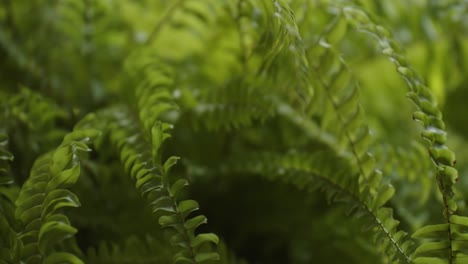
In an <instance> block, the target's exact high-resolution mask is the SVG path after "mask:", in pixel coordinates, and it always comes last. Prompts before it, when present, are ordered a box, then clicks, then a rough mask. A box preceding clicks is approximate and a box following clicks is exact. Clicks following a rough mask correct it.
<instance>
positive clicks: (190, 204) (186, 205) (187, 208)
mask: <svg viewBox="0 0 468 264" xmlns="http://www.w3.org/2000/svg"><path fill="white" fill-rule="evenodd" d="M178 207H179V211H180V212H181V213H182V217H183V218H184V219H185V218H186V217H187V215H189V214H190V213H191V212H193V211H196V210H198V209H199V207H200V206H199V205H198V203H197V201H195V200H184V201H181V202H179V204H178Z"/></svg>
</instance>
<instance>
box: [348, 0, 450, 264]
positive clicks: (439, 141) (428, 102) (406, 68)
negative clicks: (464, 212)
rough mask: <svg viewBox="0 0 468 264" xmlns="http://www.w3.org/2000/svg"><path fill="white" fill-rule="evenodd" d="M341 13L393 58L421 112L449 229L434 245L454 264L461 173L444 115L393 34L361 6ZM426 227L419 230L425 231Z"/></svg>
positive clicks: (419, 118)
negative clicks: (457, 188)
mask: <svg viewBox="0 0 468 264" xmlns="http://www.w3.org/2000/svg"><path fill="white" fill-rule="evenodd" d="M342 12H343V14H344V15H345V17H346V19H347V20H348V21H349V23H350V24H351V25H353V26H354V27H355V28H357V29H358V30H360V31H363V32H366V33H368V34H370V35H371V36H372V37H373V38H374V39H375V40H376V41H377V42H378V44H379V47H380V48H381V49H382V53H383V54H384V55H386V56H387V57H388V58H389V59H390V61H391V62H392V63H393V64H394V66H395V67H396V70H397V72H398V73H399V74H400V75H401V76H402V78H403V79H404V80H405V82H406V84H407V86H408V89H409V92H408V94H407V96H408V97H409V98H410V99H411V100H412V101H413V103H414V104H415V105H416V107H417V108H418V111H416V112H414V114H413V119H414V120H416V121H419V122H421V123H422V125H423V128H424V131H423V132H422V134H421V136H422V138H423V139H425V140H426V141H427V143H428V145H429V147H428V150H429V155H430V158H431V160H432V161H433V162H434V164H435V165H436V167H437V168H436V180H437V184H438V187H439V190H440V192H441V194H442V200H443V205H444V215H445V217H446V220H447V227H448V228H447V230H446V231H447V233H448V236H447V237H446V240H443V241H439V242H434V243H436V244H434V246H436V247H437V248H438V249H443V250H446V251H447V254H446V255H445V256H446V257H447V263H454V261H456V258H455V256H454V254H455V253H454V252H453V250H454V247H455V243H457V242H456V240H453V238H452V236H451V233H452V230H451V226H452V222H451V221H452V217H451V215H452V214H453V213H454V212H455V211H456V210H457V204H456V202H455V200H454V192H453V186H454V184H455V183H456V182H457V181H458V171H457V169H455V168H454V165H455V162H456V161H455V154H454V153H453V152H452V151H451V150H450V149H449V148H448V147H447V146H446V145H445V143H446V141H447V133H446V131H445V123H444V121H443V119H442V112H441V111H440V110H439V108H438V106H437V102H436V99H435V97H434V95H433V94H432V93H431V91H430V90H429V88H428V87H426V85H425V84H424V82H423V81H422V80H421V78H420V77H419V76H418V74H417V73H416V72H415V71H414V70H413V69H412V68H411V66H410V65H409V64H408V62H407V60H406V58H405V56H404V55H403V54H402V48H401V47H400V45H399V44H398V43H397V42H396V41H395V40H394V39H393V38H392V37H391V34H390V32H389V31H388V30H387V29H385V28H384V27H382V26H380V25H378V24H376V23H375V22H374V21H373V20H372V19H371V18H370V17H369V16H368V15H367V13H366V12H365V11H363V10H361V9H360V8H358V7H355V6H347V7H345V8H343V9H342ZM426 227H427V226H426ZM424 228H425V227H423V228H422V229H420V230H425V229H424ZM442 245H444V247H442ZM431 247H432V244H427V243H424V244H422V245H421V246H419V247H418V248H417V249H416V251H415V252H420V251H425V249H426V248H431ZM441 247H442V248H441ZM423 261H425V262H435V261H436V260H435V259H433V260H430V259H424V260H423ZM422 263H424V262H422ZM443 263H445V262H443Z"/></svg>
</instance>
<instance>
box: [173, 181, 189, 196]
mask: <svg viewBox="0 0 468 264" xmlns="http://www.w3.org/2000/svg"><path fill="white" fill-rule="evenodd" d="M188 185H189V183H188V181H187V180H186V179H179V180H177V181H176V182H175V183H174V184H173V185H172V186H171V188H170V190H169V193H170V194H171V196H172V197H175V198H176V197H177V196H178V194H179V192H180V190H182V188H184V187H185V186H188Z"/></svg>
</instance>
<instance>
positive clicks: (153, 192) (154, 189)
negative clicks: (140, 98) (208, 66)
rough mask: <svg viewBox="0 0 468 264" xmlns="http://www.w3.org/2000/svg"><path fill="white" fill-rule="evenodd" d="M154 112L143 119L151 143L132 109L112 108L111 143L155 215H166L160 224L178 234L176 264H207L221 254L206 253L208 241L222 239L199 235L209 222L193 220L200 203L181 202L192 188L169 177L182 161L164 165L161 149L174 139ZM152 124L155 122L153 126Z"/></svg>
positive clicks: (172, 160) (174, 240)
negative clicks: (165, 142) (185, 191)
mask: <svg viewBox="0 0 468 264" xmlns="http://www.w3.org/2000/svg"><path fill="white" fill-rule="evenodd" d="M153 99H154V98H153ZM161 102H162V105H159V107H163V106H164V102H163V101H161ZM154 106H155V107H157V105H154ZM152 113H155V112H154V111H148V112H145V111H142V112H141V116H142V117H144V118H146V119H144V120H150V121H148V122H143V127H148V128H150V129H151V130H150V133H151V134H150V136H151V137H150V140H151V141H150V142H151V143H149V142H148V139H147V138H148V137H146V136H147V135H148V134H146V133H145V134H143V133H141V132H140V126H139V125H138V124H139V121H138V120H135V119H134V118H132V116H131V115H130V113H129V112H128V109H125V108H117V109H111V110H110V111H109V113H108V114H107V116H108V117H110V116H112V119H114V120H113V122H112V123H111V125H110V131H109V133H110V139H111V142H112V144H113V145H114V146H115V147H116V148H117V149H118V150H119V153H120V158H121V161H122V163H123V165H124V167H125V171H126V172H127V173H128V174H129V175H130V177H131V178H132V179H133V180H134V181H135V187H136V188H137V189H138V191H139V192H140V193H141V195H142V196H143V197H144V198H145V199H146V200H147V202H148V203H149V205H150V206H151V208H152V210H153V212H154V213H156V212H158V213H161V214H162V215H161V216H159V224H160V225H161V226H162V227H164V228H169V229H172V230H173V231H174V234H173V235H172V236H171V239H170V242H171V244H172V245H174V246H175V247H176V248H177V253H176V254H175V255H174V261H175V262H176V263H178V262H188V263H203V262H206V261H209V260H213V259H217V258H219V256H218V254H217V253H214V252H211V250H208V251H206V250H207V249H206V245H207V243H208V242H212V243H215V244H217V243H218V237H217V236H216V235H215V234H213V233H201V234H195V229H196V228H197V227H199V226H200V225H201V224H204V223H206V222H207V219H206V217H205V216H203V215H198V216H195V217H189V215H190V214H191V213H192V212H194V211H196V210H198V208H199V205H198V203H197V202H196V201H195V200H181V201H179V196H180V191H181V190H182V189H183V188H184V187H185V186H187V185H188V181H187V180H185V179H178V180H176V181H172V180H171V179H170V178H169V170H170V169H171V167H172V166H174V165H175V164H176V163H177V160H178V159H179V158H178V157H174V156H172V157H170V158H168V159H167V160H166V161H165V162H164V163H162V162H161V157H162V155H161V149H160V148H161V146H162V144H163V142H164V141H165V140H166V139H167V138H168V137H169V136H170V135H169V133H168V130H169V129H170V125H169V124H168V123H164V122H161V121H159V120H155V119H153V120H151V118H152V117H153V115H151V114H152ZM146 114H148V115H149V116H146ZM156 116H159V115H158V114H157V115H156ZM151 121H153V122H154V123H153V124H151Z"/></svg>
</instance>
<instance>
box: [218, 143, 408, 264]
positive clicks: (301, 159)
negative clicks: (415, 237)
mask: <svg viewBox="0 0 468 264" xmlns="http://www.w3.org/2000/svg"><path fill="white" fill-rule="evenodd" d="M330 161H333V162H330ZM331 164H333V165H331ZM227 166H233V167H230V168H228V169H227V170H228V171H229V170H234V171H239V172H249V173H255V174H259V175H262V176H264V177H266V178H268V179H270V180H274V181H277V180H279V181H283V182H285V183H288V184H292V185H294V186H296V187H297V188H299V189H304V190H307V191H314V190H317V189H321V190H324V191H325V192H326V195H327V198H328V199H329V201H335V202H345V203H347V204H348V206H349V212H350V213H354V214H355V215H356V216H358V217H365V219H367V222H368V226H369V227H370V228H369V229H372V230H373V233H374V234H375V236H374V239H375V240H376V241H378V242H379V243H378V245H381V247H379V249H380V250H381V252H385V253H386V254H387V256H388V257H389V259H391V260H392V261H397V263H400V262H401V263H410V262H411V260H410V249H411V247H412V241H411V240H408V239H406V238H405V237H406V232H404V231H401V230H400V231H399V230H398V229H397V226H398V224H399V221H397V220H395V219H394V218H393V211H392V209H390V208H385V207H382V206H383V205H384V204H385V203H386V202H388V200H389V199H390V198H391V197H392V195H393V189H392V188H391V187H389V186H388V184H385V183H381V182H378V186H379V188H378V190H379V195H378V196H374V195H371V194H370V192H369V191H364V192H363V191H360V189H361V188H362V187H361V186H359V184H358V182H357V175H359V172H358V171H357V170H356V169H353V168H352V167H350V164H349V163H348V161H347V159H343V158H340V157H337V156H336V154H334V153H333V152H328V151H327V152H316V153H314V154H312V155H311V154H307V155H306V154H304V153H295V152H292V153H286V154H284V155H279V154H275V153H260V154H256V155H255V154H254V155H246V156H244V157H242V158H239V159H238V160H235V162H234V163H232V164H229V163H228V165H227ZM225 170H226V168H225ZM353 172H354V173H353ZM353 175H355V176H353ZM398 261H400V262H398Z"/></svg>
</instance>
